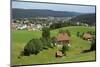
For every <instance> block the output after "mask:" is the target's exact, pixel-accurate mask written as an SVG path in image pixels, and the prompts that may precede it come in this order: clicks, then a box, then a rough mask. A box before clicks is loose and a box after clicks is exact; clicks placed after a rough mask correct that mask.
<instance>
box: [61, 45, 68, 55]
mask: <svg viewBox="0 0 100 67" xmlns="http://www.w3.org/2000/svg"><path fill="white" fill-rule="evenodd" d="M68 49H69V47H68V46H67V45H65V44H64V45H63V47H62V50H61V51H62V53H63V54H64V55H66V51H68Z"/></svg>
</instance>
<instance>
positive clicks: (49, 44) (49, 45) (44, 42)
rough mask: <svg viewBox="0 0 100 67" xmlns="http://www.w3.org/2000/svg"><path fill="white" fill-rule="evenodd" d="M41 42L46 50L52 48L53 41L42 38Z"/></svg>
mask: <svg viewBox="0 0 100 67" xmlns="http://www.w3.org/2000/svg"><path fill="white" fill-rule="evenodd" d="M41 41H42V44H43V48H44V49H48V48H52V45H51V39H45V38H41Z"/></svg>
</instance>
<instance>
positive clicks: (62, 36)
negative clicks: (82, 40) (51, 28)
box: [57, 33, 70, 41]
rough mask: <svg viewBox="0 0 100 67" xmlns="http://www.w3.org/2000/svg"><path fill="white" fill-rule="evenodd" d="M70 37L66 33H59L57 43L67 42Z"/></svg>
mask: <svg viewBox="0 0 100 67" xmlns="http://www.w3.org/2000/svg"><path fill="white" fill-rule="evenodd" d="M69 40H70V37H69V36H68V34H67V33H60V34H59V35H58V37H57V41H69Z"/></svg>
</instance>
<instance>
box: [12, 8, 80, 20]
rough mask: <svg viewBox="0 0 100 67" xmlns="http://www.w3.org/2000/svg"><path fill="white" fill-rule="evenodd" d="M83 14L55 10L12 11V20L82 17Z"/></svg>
mask: <svg viewBox="0 0 100 67" xmlns="http://www.w3.org/2000/svg"><path fill="white" fill-rule="evenodd" d="M80 14H81V13H77V12H68V11H53V10H44V9H15V8H13V9H12V18H13V19H15V18H30V17H36V16H40V17H48V16H51V17H72V16H77V15H80Z"/></svg>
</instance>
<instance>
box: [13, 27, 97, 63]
mask: <svg viewBox="0 0 100 67" xmlns="http://www.w3.org/2000/svg"><path fill="white" fill-rule="evenodd" d="M62 29H68V30H69V31H70V32H71V48H70V49H69V51H67V56H63V57H61V58H56V57H55V52H56V51H57V50H58V48H57V47H55V48H53V49H52V48H49V49H48V50H43V51H41V52H40V53H39V54H37V55H31V56H23V57H21V58H20V59H18V56H19V55H20V52H21V51H23V48H24V46H25V45H26V44H27V42H28V41H29V40H30V39H32V38H40V37H41V34H42V32H41V31H30V32H29V31H20V30H19V31H13V32H12V33H11V34H12V65H26V64H45V63H59V62H78V61H91V60H96V59H95V51H92V52H88V53H81V52H82V51H83V50H87V49H89V48H90V46H91V45H90V42H89V41H85V40H83V39H81V38H79V37H77V36H76V35H77V32H78V31H79V32H86V31H95V28H94V27H83V26H73V27H63V28H62ZM58 32H59V29H55V30H52V31H51V37H52V36H57V35H58Z"/></svg>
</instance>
